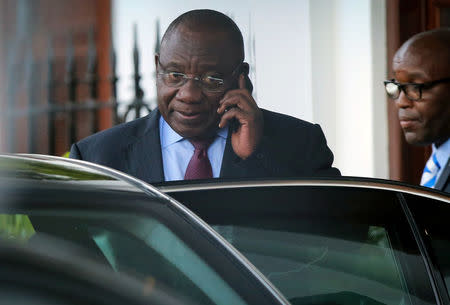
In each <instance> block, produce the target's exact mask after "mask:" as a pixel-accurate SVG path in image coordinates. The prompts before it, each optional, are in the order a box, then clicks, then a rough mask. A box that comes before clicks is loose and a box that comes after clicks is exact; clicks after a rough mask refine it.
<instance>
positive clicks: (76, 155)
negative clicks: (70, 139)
mask: <svg viewBox="0 0 450 305" xmlns="http://www.w3.org/2000/svg"><path fill="white" fill-rule="evenodd" d="M69 158H72V159H78V160H83V158H82V157H81V152H80V149H79V148H78V145H77V144H76V143H75V144H72V147H71V148H70V154H69Z"/></svg>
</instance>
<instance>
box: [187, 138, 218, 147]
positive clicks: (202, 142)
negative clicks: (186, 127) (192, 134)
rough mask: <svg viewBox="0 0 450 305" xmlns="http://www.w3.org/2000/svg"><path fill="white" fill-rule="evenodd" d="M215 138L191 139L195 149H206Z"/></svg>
mask: <svg viewBox="0 0 450 305" xmlns="http://www.w3.org/2000/svg"><path fill="white" fill-rule="evenodd" d="M212 141H213V138H209V139H205V140H189V142H191V144H192V145H193V146H194V148H195V150H206V149H207V148H208V147H209V145H211V143H212Z"/></svg>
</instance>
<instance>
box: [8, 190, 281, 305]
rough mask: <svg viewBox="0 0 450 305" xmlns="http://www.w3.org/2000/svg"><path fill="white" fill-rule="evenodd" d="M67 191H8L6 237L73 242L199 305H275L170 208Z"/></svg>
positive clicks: (136, 196)
mask: <svg viewBox="0 0 450 305" xmlns="http://www.w3.org/2000/svg"><path fill="white" fill-rule="evenodd" d="M67 186H68V185H67V183H66V182H52V183H49V182H48V181H46V182H32V183H24V182H23V181H22V183H21V184H20V185H17V186H16V187H12V188H7V189H2V190H3V191H4V192H3V195H4V196H3V197H2V198H1V203H0V238H3V239H8V240H10V241H17V242H20V243H23V244H25V245H28V246H29V247H42V246H43V245H44V246H45V243H43V241H44V240H48V237H51V238H57V239H58V240H65V241H69V242H70V243H71V244H75V245H77V246H78V247H79V250H77V251H79V255H80V256H88V257H90V258H95V259H96V260H97V261H99V262H101V263H103V264H105V265H107V266H110V268H111V269H112V270H114V271H117V272H125V273H128V274H132V275H134V276H136V277H137V278H139V279H140V280H142V281H143V282H145V283H148V286H149V287H150V288H149V289H152V287H156V288H159V287H161V288H164V287H167V288H169V289H170V290H171V291H175V292H176V294H178V295H179V298H180V299H183V298H186V299H187V300H190V301H191V302H192V303H194V304H223V305H228V304H248V303H251V304H261V303H263V304H264V303H266V304H270V303H271V302H272V300H268V299H266V298H265V296H264V293H266V292H265V291H264V292H260V291H259V290H258V287H259V286H258V285H255V283H254V279H252V278H250V279H249V278H248V271H245V269H243V268H242V266H241V267H239V266H237V265H235V263H236V262H233V261H231V260H229V258H228V257H227V256H226V255H224V249H223V248H220V247H217V245H216V244H214V242H212V241H211V240H210V239H208V238H205V236H204V235H203V234H206V233H205V232H201V229H200V228H198V227H195V226H194V225H192V223H190V222H189V221H188V220H187V219H185V218H184V217H182V215H181V214H177V212H176V211H175V210H173V209H171V208H170V207H168V206H167V205H166V204H165V203H164V202H158V201H157V200H156V199H155V198H153V200H149V197H148V196H146V195H145V194H143V193H136V192H134V191H132V192H129V191H126V190H124V189H114V188H110V189H104V190H103V191H101V190H100V189H97V190H96V191H94V190H93V189H92V188H87V186H85V185H84V184H76V183H74V182H70V184H69V186H70V187H69V188H68V187H67ZM86 188H87V189H86ZM150 199H151V198H150ZM206 236H207V234H206Z"/></svg>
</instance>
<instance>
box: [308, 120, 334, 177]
mask: <svg viewBox="0 0 450 305" xmlns="http://www.w3.org/2000/svg"><path fill="white" fill-rule="evenodd" d="M309 142H310V143H311V144H310V145H309V147H308V150H309V151H308V152H307V154H306V156H307V159H309V161H308V163H309V164H311V167H310V168H311V176H322V177H325V176H340V175H341V173H340V171H339V170H338V169H337V168H334V167H332V164H333V160H334V156H333V153H332V152H331V150H330V148H329V147H328V145H327V141H326V139H325V135H324V134H323V131H322V128H320V126H319V125H317V124H316V125H314V126H313V128H312V129H311V134H310V141H309Z"/></svg>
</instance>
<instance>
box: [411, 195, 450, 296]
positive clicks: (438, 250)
mask: <svg viewBox="0 0 450 305" xmlns="http://www.w3.org/2000/svg"><path fill="white" fill-rule="evenodd" d="M404 197H405V199H406V202H407V203H408V206H409V208H410V209H411V212H412V214H413V216H414V219H415V221H416V223H417V225H418V226H419V229H420V230H419V232H420V233H421V236H422V239H423V240H424V241H425V245H426V246H427V249H428V252H429V254H430V256H431V259H432V261H433V263H434V266H435V267H436V272H437V274H438V275H439V276H440V277H441V279H442V281H441V284H442V285H443V286H444V289H446V290H447V292H448V293H449V294H450V234H449V233H448V232H449V231H450V230H449V216H450V204H449V202H448V201H449V200H450V199H449V200H448V201H447V202H443V201H438V200H433V199H429V198H424V197H421V196H414V195H409V194H405V195H404ZM438 284H439V282H438Z"/></svg>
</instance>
